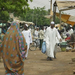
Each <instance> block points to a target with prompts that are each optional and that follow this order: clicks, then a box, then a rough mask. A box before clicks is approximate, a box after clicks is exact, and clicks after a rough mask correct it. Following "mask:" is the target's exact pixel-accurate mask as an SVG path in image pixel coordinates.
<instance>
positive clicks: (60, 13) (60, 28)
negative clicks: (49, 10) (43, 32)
mask: <svg viewBox="0 0 75 75" xmlns="http://www.w3.org/2000/svg"><path fill="white" fill-rule="evenodd" d="M59 14H60V18H59V19H60V30H61V11H59Z"/></svg>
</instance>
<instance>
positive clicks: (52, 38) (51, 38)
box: [44, 21, 61, 60]
mask: <svg viewBox="0 0 75 75" xmlns="http://www.w3.org/2000/svg"><path fill="white" fill-rule="evenodd" d="M54 26H55V23H54V22H53V21H52V22H51V25H50V27H48V28H47V30H46V32H45V37H44V41H46V47H47V50H46V54H47V60H52V58H56V56H55V45H56V37H57V38H58V39H59V40H60V41H61V36H60V34H59V32H58V31H57V29H56V28H55V27H54Z"/></svg>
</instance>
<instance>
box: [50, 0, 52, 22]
mask: <svg viewBox="0 0 75 75" xmlns="http://www.w3.org/2000/svg"><path fill="white" fill-rule="evenodd" d="M51 11H52V0H51V2H50V15H51ZM51 21H52V17H50V23H51Z"/></svg>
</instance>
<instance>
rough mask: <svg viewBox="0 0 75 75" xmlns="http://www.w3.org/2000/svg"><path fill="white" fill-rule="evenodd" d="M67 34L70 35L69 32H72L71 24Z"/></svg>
mask: <svg viewBox="0 0 75 75" xmlns="http://www.w3.org/2000/svg"><path fill="white" fill-rule="evenodd" d="M68 33H69V35H70V36H71V34H72V33H73V29H72V26H71V25H70V29H69V30H68Z"/></svg>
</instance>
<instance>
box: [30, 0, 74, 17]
mask: <svg viewBox="0 0 75 75" xmlns="http://www.w3.org/2000/svg"><path fill="white" fill-rule="evenodd" d="M54 1H55V0H52V3H54ZM66 1H75V0H66ZM29 4H30V8H32V9H34V7H43V6H45V9H46V10H47V9H50V2H49V0H33V2H29ZM57 12H58V8H57ZM65 12H66V13H68V14H70V15H73V16H75V9H72V10H67V11H65Z"/></svg>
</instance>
